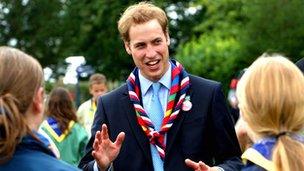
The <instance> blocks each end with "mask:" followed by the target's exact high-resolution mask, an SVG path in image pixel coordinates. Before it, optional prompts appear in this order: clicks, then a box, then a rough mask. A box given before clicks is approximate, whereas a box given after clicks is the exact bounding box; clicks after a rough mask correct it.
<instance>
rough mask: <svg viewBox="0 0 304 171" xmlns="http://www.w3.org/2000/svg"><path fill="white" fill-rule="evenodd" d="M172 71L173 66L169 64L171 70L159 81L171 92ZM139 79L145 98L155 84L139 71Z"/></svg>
mask: <svg viewBox="0 0 304 171" xmlns="http://www.w3.org/2000/svg"><path fill="white" fill-rule="evenodd" d="M171 70H172V66H171V63H170V62H169V68H168V70H167V71H166V73H165V74H164V75H163V76H162V77H161V79H160V80H159V81H158V82H159V83H161V84H162V85H163V86H165V87H166V88H167V89H168V90H170V87H171ZM138 71H139V72H138V78H139V83H140V90H141V94H142V95H143V96H144V95H146V93H147V92H148V90H149V88H150V86H151V85H152V84H153V82H152V81H150V80H149V79H147V78H145V77H144V76H143V75H142V74H141V71H140V70H138Z"/></svg>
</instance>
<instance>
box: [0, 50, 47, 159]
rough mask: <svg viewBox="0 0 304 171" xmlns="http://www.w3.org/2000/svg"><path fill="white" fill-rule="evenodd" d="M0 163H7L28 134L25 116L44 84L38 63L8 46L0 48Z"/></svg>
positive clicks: (29, 131) (29, 132)
mask: <svg viewBox="0 0 304 171" xmlns="http://www.w3.org/2000/svg"><path fill="white" fill-rule="evenodd" d="M0 78H1V79H0V132H1V134H0V156H1V157H0V163H4V162H6V161H7V160H9V159H10V158H11V157H12V156H13V154H14V152H15V148H16V146H17V144H18V143H19V142H20V141H21V139H22V137H23V136H24V135H26V134H31V135H32V133H31V130H30V129H29V128H28V126H27V124H26V122H25V113H26V111H27V110H28V109H29V107H30V105H31V104H32V101H33V97H34V95H35V93H36V91H37V90H38V88H39V87H40V86H42V84H43V72H42V68H41V66H40V64H39V63H38V62H37V61H36V60H35V59H34V58H33V57H31V56H29V55H27V54H25V53H23V52H22V51H20V50H18V49H15V48H11V47H5V46H2V47H0Z"/></svg>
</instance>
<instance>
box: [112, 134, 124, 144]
mask: <svg viewBox="0 0 304 171" xmlns="http://www.w3.org/2000/svg"><path fill="white" fill-rule="evenodd" d="M125 136H126V135H125V133H124V132H120V133H119V134H118V135H117V137H116V140H115V142H114V143H115V144H116V146H118V147H120V146H121V144H122V143H123V141H124V139H125Z"/></svg>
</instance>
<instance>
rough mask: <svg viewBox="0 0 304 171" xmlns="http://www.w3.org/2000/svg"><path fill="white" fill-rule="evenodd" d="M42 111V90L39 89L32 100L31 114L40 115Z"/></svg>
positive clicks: (41, 88)
mask: <svg viewBox="0 0 304 171" xmlns="http://www.w3.org/2000/svg"><path fill="white" fill-rule="evenodd" d="M43 110H44V89H43V87H39V89H38V90H37V92H36V94H35V96H34V99H33V112H34V113H35V114H40V113H42V112H43Z"/></svg>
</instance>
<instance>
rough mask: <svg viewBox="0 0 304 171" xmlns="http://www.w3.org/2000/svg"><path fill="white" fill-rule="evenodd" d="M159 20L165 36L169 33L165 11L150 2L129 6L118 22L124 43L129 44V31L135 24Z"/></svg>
mask: <svg viewBox="0 0 304 171" xmlns="http://www.w3.org/2000/svg"><path fill="white" fill-rule="evenodd" d="M153 19H157V21H158V22H159V24H160V25H161V27H162V30H163V32H164V33H165V34H167V33H168V18H167V15H166V13H165V11H164V10H162V9H161V8H159V7H157V6H155V5H153V4H152V3H150V2H140V3H138V4H135V5H132V6H129V7H128V8H127V9H126V10H125V11H124V12H123V14H122V15H121V17H120V19H119V21H118V30H119V33H120V36H121V38H122V40H123V41H125V42H129V41H130V37H129V30H130V27H131V26H132V25H134V24H143V23H146V22H148V21H150V20H153Z"/></svg>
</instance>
